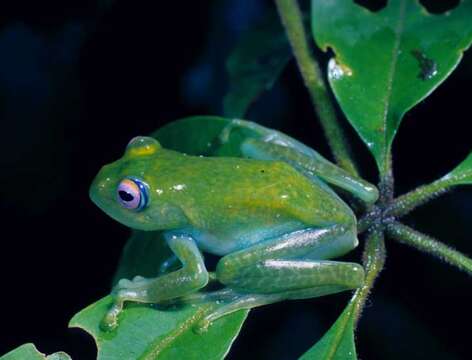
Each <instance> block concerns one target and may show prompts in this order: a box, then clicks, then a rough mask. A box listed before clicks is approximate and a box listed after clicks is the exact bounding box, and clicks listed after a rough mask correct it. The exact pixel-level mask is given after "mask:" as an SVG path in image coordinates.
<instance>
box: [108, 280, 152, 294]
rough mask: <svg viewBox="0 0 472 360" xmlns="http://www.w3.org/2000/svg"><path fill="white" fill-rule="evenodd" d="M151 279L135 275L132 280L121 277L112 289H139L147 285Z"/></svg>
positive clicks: (115, 290)
mask: <svg viewBox="0 0 472 360" xmlns="http://www.w3.org/2000/svg"><path fill="white" fill-rule="evenodd" d="M152 281H153V279H147V278H144V277H142V276H135V277H134V278H133V279H132V280H128V279H121V280H120V281H118V284H117V285H116V287H115V288H114V289H113V291H114V292H118V291H120V290H133V289H140V288H143V287H147V286H149V284H150V283H151V282H152Z"/></svg>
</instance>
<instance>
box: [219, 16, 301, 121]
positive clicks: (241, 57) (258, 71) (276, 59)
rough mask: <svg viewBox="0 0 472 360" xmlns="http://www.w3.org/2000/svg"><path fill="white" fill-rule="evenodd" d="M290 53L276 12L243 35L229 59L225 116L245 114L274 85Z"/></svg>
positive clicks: (241, 115)
mask: <svg viewBox="0 0 472 360" xmlns="http://www.w3.org/2000/svg"><path fill="white" fill-rule="evenodd" d="M291 57H292V52H291V49H290V45H289V43H288V40H287V37H286V36H285V32H284V29H283V27H282V25H281V23H280V20H279V18H278V17H277V14H272V16H270V17H269V18H267V19H266V21H264V22H263V23H262V24H260V25H259V26H258V27H257V28H254V29H252V30H249V31H248V32H247V34H245V35H243V36H242V38H241V40H240V41H239V43H238V44H237V45H236V48H235V49H234V50H233V52H232V53H231V54H230V56H229V58H228V60H227V63H226V68H227V71H228V75H229V91H228V93H227V94H226V96H225V98H224V103H223V106H224V114H225V116H228V117H234V118H242V117H243V116H244V115H245V114H246V112H247V110H248V108H249V106H250V105H251V103H252V102H253V101H254V100H255V99H256V98H257V97H258V96H259V95H260V94H261V93H262V92H263V91H266V90H269V89H270V88H271V87H272V86H273V84H274V82H275V81H276V80H277V78H278V77H279V75H280V73H281V72H282V70H283V69H284V67H285V66H286V65H287V63H288V61H289V60H290V59H291Z"/></svg>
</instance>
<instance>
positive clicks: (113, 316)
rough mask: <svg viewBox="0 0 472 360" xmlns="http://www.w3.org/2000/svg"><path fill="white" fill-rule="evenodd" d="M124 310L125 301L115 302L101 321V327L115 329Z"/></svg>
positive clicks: (108, 329)
mask: <svg viewBox="0 0 472 360" xmlns="http://www.w3.org/2000/svg"><path fill="white" fill-rule="evenodd" d="M122 310H123V303H119V302H115V303H114V304H113V305H112V306H111V308H110V309H109V310H108V312H107V313H106V314H105V316H104V317H103V318H102V321H101V322H100V329H101V330H103V331H107V332H108V331H113V330H114V329H116V327H117V326H118V315H119V314H120V313H121V311H122Z"/></svg>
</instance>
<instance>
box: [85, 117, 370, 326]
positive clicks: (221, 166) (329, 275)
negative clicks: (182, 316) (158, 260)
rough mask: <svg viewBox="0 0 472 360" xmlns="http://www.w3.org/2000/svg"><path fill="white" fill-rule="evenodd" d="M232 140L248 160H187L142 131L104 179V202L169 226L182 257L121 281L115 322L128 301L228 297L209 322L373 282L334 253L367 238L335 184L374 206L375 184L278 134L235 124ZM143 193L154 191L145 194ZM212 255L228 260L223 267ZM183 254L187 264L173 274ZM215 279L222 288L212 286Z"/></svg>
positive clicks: (134, 219)
mask: <svg viewBox="0 0 472 360" xmlns="http://www.w3.org/2000/svg"><path fill="white" fill-rule="evenodd" d="M231 137H236V138H237V139H239V140H238V141H239V143H240V144H239V146H240V150H241V153H242V154H243V155H244V156H246V157H247V158H230V157H197V156H188V155H185V154H182V153H179V152H175V151H171V150H167V149H164V148H162V147H161V146H160V144H159V143H158V142H157V141H156V140H154V139H153V138H150V137H137V138H134V139H132V140H131V142H130V143H129V144H128V146H127V148H126V151H125V154H124V156H123V157H122V158H121V159H119V160H117V161H116V162H114V163H111V164H109V165H106V166H104V167H103V168H102V169H101V171H100V172H99V173H98V175H97V176H96V178H95V180H94V181H93V184H92V186H91V188H90V196H91V198H92V200H93V201H94V202H95V204H97V205H98V206H99V207H100V208H101V209H102V210H103V211H104V212H106V213H107V214H108V215H110V216H111V217H112V218H114V219H115V220H117V221H119V222H121V223H123V224H125V225H127V226H129V227H131V228H134V229H139V230H148V231H156V230H163V231H164V235H165V238H166V240H167V243H168V245H169V247H170V248H171V250H172V251H173V253H174V254H175V257H174V258H173V259H169V260H168V261H167V262H166V263H164V265H163V268H162V272H163V274H162V275H160V276H158V277H157V278H153V279H145V278H142V277H136V278H134V279H133V280H132V281H130V280H125V279H123V280H121V281H120V282H119V283H118V285H117V286H116V287H115V289H114V291H113V296H114V300H115V302H114V305H113V307H112V308H111V309H110V311H109V312H108V314H107V315H106V316H105V318H104V321H103V324H102V325H103V326H105V327H106V328H108V329H111V328H114V327H115V326H117V324H118V323H117V317H118V314H119V313H120V312H121V311H122V309H123V304H124V302H126V301H131V302H142V303H161V302H169V301H184V302H200V301H206V300H208V299H211V300H219V301H221V303H222V305H220V306H219V307H218V308H217V309H214V310H212V312H211V313H209V314H207V315H206V317H205V318H204V320H203V321H202V323H201V324H200V325H199V326H200V328H201V329H204V328H206V327H207V326H208V325H209V324H210V323H211V322H212V321H214V320H216V319H217V318H219V317H221V316H224V315H225V314H228V313H231V312H233V311H236V310H239V309H242V308H252V307H255V306H259V305H264V304H269V303H274V302H277V301H282V300H286V299H303V298H311V297H317V296H322V295H327V294H332V293H337V292H340V291H344V290H350V289H355V288H358V287H360V286H362V284H363V281H364V271H363V268H362V267H361V266H360V265H358V264H355V263H349V262H339V261H331V260H330V259H333V258H336V257H339V256H342V255H344V254H346V253H347V252H349V251H350V250H352V249H353V248H355V247H356V246H357V244H358V240H357V229H356V218H355V216H354V214H353V212H352V211H351V209H350V208H349V207H348V206H347V205H346V204H345V203H344V202H343V201H342V200H341V199H340V198H339V197H338V196H337V195H336V193H335V192H334V191H333V190H331V188H330V187H329V186H328V185H326V183H331V184H334V185H336V186H337V187H339V188H342V189H344V190H347V191H349V192H350V193H351V194H353V195H354V196H356V197H358V198H359V199H361V200H364V201H365V202H370V203H371V202H374V201H375V200H376V199H377V196H378V193H377V190H376V188H375V187H374V186H372V185H371V184H369V183H366V182H365V181H363V180H361V179H358V178H354V177H352V176H350V175H348V174H347V173H346V172H344V171H343V170H341V169H340V168H338V167H336V166H335V165H334V164H332V163H330V162H329V161H327V160H326V159H324V158H323V157H321V155H319V154H318V153H316V152H315V151H314V150H312V149H310V148H308V147H306V146H305V145H303V144H301V143H299V142H297V141H296V140H294V139H292V138H290V137H288V136H287V135H285V134H282V133H280V132H277V131H275V130H271V129H267V128H264V127H262V126H260V125H257V124H254V123H251V122H247V121H243V120H234V121H233V122H232V123H231V124H230V125H229V126H227V127H226V128H225V129H224V130H223V132H222V133H221V136H220V139H219V145H220V147H221V148H224V146H225V144H226V143H228V141H229V139H230V138H231ZM320 179H323V180H324V181H326V183H325V182H323V181H322V180H320ZM133 191H134V192H133ZM128 192H129V194H128ZM140 192H141V195H142V196H145V198H139V199H138V198H136V196H140ZM133 196H134V198H133ZM143 199H144V200H143ZM138 200H140V202H139V201H138ZM138 204H139V207H138ZM133 206H136V207H137V208H135V209H133V208H132V207H133ZM202 251H203V252H208V253H211V254H215V255H219V256H221V259H220V260H219V262H218V264H217V266H216V271H215V272H214V273H211V274H210V273H208V271H207V270H206V268H205V263H204V259H203V256H202V253H201V252H202ZM176 259H178V260H179V261H180V263H181V267H180V269H178V270H176V271H172V272H169V271H168V270H169V269H170V268H172V266H173V264H174V263H175V262H176V261H175V260H176ZM209 280H212V281H218V282H219V283H221V284H223V285H224V287H223V289H221V290H217V291H213V292H205V291H204V288H205V286H206V285H207V284H208V282H209ZM199 290H201V291H199Z"/></svg>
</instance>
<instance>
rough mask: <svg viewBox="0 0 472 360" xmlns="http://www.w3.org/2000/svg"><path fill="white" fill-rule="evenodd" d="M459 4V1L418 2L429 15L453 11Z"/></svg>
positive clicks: (431, 0) (426, 0)
mask: <svg viewBox="0 0 472 360" xmlns="http://www.w3.org/2000/svg"><path fill="white" fill-rule="evenodd" d="M459 3H460V0H441V1H438V0H420V4H421V5H423V7H424V8H426V10H428V12H429V13H431V14H442V13H445V12H446V11H449V10H451V9H454V8H455V7H456V6H457V5H459Z"/></svg>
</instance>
